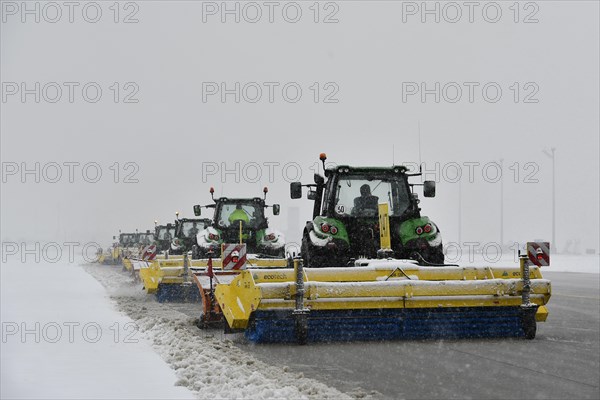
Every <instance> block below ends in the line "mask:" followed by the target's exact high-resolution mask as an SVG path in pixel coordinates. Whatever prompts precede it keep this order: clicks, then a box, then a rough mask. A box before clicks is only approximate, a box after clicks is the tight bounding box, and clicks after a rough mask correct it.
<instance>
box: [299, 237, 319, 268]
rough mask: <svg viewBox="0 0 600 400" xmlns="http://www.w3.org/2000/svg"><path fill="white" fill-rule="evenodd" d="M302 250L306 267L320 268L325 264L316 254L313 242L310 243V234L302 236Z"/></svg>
mask: <svg viewBox="0 0 600 400" xmlns="http://www.w3.org/2000/svg"><path fill="white" fill-rule="evenodd" d="M300 252H301V253H302V260H303V262H304V266H305V267H310V268H320V267H323V266H324V265H323V263H322V262H321V260H320V258H318V257H316V256H315V251H314V247H313V245H312V244H310V239H309V237H308V235H304V237H303V238H302V247H301V248H300Z"/></svg>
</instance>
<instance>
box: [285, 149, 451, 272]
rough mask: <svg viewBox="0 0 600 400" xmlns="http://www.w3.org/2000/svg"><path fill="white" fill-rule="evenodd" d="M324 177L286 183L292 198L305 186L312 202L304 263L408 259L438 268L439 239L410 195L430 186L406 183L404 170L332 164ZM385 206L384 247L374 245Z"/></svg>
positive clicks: (325, 264) (431, 184)
mask: <svg viewBox="0 0 600 400" xmlns="http://www.w3.org/2000/svg"><path fill="white" fill-rule="evenodd" d="M320 159H321V161H322V162H323V170H324V171H325V177H326V178H327V181H325V178H324V177H322V176H321V175H319V174H315V175H314V182H315V183H314V184H308V185H303V184H302V183H300V182H293V183H291V185H290V192H291V197H292V199H298V198H301V197H302V186H305V187H308V188H309V191H308V196H307V197H308V199H310V200H314V209H313V220H312V221H308V222H307V224H306V227H305V229H304V233H303V236H302V247H301V253H302V258H303V259H304V263H305V265H308V266H310V267H329V266H332V267H333V266H343V265H348V263H350V262H352V260H355V259H358V258H384V257H385V258H387V257H393V258H398V259H413V260H416V261H418V262H419V264H421V265H442V264H444V253H443V248H442V236H441V234H440V230H439V228H438V227H437V225H436V224H435V223H433V221H431V220H430V219H429V217H426V216H422V215H421V212H420V211H421V209H420V208H419V199H418V196H417V194H416V193H414V191H413V187H414V186H416V185H419V186H420V185H422V186H423V195H424V196H425V197H434V196H435V182H434V181H425V182H424V183H423V184H417V183H409V177H411V176H419V175H421V173H408V169H407V168H406V167H404V166H393V167H387V168H376V167H350V166H336V167H334V168H326V167H325V160H326V159H327V157H326V155H325V154H321V157H320ZM382 203H387V207H388V210H389V211H388V213H389V237H390V241H391V243H390V244H391V246H390V248H389V249H381V248H380V247H381V246H380V222H379V221H380V220H379V204H382Z"/></svg>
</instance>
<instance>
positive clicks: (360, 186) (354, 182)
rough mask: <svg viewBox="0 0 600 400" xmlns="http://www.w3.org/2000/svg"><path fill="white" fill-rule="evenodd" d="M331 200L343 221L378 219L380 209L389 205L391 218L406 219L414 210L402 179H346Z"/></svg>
mask: <svg viewBox="0 0 600 400" xmlns="http://www.w3.org/2000/svg"><path fill="white" fill-rule="evenodd" d="M336 185H337V187H336V188H333V189H334V190H333V191H332V193H330V195H331V196H335V198H333V199H330V200H329V201H333V204H334V206H333V211H334V212H335V213H336V214H337V215H338V216H341V217H344V216H353V217H377V215H378V212H379V211H378V205H379V204H382V203H387V204H388V206H389V212H390V216H400V215H402V214H403V213H404V212H405V211H406V210H407V209H408V208H409V206H410V191H409V189H408V185H407V183H406V180H405V179H403V178H402V177H400V176H392V177H383V178H382V177H376V178H375V177H371V176H368V175H342V176H340V177H339V179H338V180H337V181H336Z"/></svg>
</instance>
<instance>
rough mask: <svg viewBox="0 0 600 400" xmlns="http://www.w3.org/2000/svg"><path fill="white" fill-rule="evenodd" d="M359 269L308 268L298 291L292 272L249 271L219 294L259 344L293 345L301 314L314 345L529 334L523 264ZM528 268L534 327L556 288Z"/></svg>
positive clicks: (370, 265)
mask: <svg viewBox="0 0 600 400" xmlns="http://www.w3.org/2000/svg"><path fill="white" fill-rule="evenodd" d="M356 264H357V266H355V267H342V268H305V269H303V272H302V273H301V278H302V279H301V286H299V283H298V279H297V278H298V276H296V275H295V272H296V271H295V270H290V269H275V270H270V271H265V270H258V269H249V270H246V271H243V272H242V273H241V274H240V275H239V276H237V277H236V278H234V279H233V280H232V281H231V283H230V284H222V285H219V286H217V288H216V296H217V300H218V302H219V305H220V307H221V309H222V310H223V313H224V315H225V318H226V320H227V323H228V324H229V326H230V328H232V329H243V330H245V333H246V337H247V338H248V339H249V340H251V341H255V342H289V341H294V340H295V338H296V334H295V333H294V332H295V331H296V330H297V325H298V324H297V319H298V315H304V316H305V317H306V320H307V322H306V323H305V325H306V327H307V328H306V329H308V340H314V341H321V340H325V341H330V340H363V339H365V340H373V339H381V338H384V339H385V338H399V337H409V338H410V337H414V338H421V337H436V336H437V334H438V333H439V334H441V333H444V332H443V331H445V332H446V333H449V334H448V335H443V336H442V337H463V336H475V337H481V336H485V337H487V336H527V332H526V331H525V330H524V329H521V327H520V321H521V319H522V318H523V317H522V315H521V314H522V293H523V288H524V280H523V279H521V270H520V268H519V267H516V268H515V267H512V268H502V267H483V268H476V267H453V266H447V267H424V266H419V265H416V263H413V262H411V261H405V260H368V261H367V260H365V261H361V260H359V261H358V262H357V263H356ZM529 270H530V278H531V280H530V285H529V287H530V289H529V290H528V293H529V302H528V304H529V305H530V306H531V307H530V308H535V309H534V310H533V314H532V313H531V312H529V311H528V313H529V314H530V316H532V317H534V324H535V319H537V320H538V321H543V320H545V319H546V316H547V309H546V308H545V307H543V306H544V305H545V304H547V303H548V300H549V298H550V293H551V284H550V281H548V280H546V279H543V278H542V276H541V273H540V271H539V269H538V268H537V267H533V266H532V267H530V269H529ZM298 288H300V289H298ZM299 294H300V295H301V296H300V298H299ZM298 301H300V302H301V304H302V306H301V307H300V308H299V307H298V304H299V303H298ZM528 307H529V306H528ZM536 314H539V316H537V317H536ZM303 318H304V317H303ZM295 327H296V328H295ZM440 329H441V330H440ZM453 329H454V330H453Z"/></svg>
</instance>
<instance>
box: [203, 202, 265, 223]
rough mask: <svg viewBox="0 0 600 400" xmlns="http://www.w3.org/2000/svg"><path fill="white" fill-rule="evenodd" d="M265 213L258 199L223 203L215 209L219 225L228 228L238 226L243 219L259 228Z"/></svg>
mask: <svg viewBox="0 0 600 400" xmlns="http://www.w3.org/2000/svg"><path fill="white" fill-rule="evenodd" d="M264 218H265V214H264V210H263V206H262V204H260V203H259V202H256V201H243V202H242V201H236V202H229V203H225V202H224V203H221V204H219V206H218V207H217V210H216V211H215V221H216V223H217V224H218V226H220V227H222V228H227V227H230V226H237V225H235V224H238V223H239V221H242V222H243V223H245V224H246V226H248V227H250V228H258V227H259V226H260V225H262V223H263V222H264Z"/></svg>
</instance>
